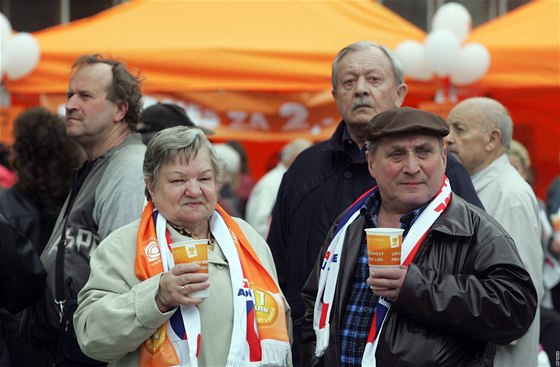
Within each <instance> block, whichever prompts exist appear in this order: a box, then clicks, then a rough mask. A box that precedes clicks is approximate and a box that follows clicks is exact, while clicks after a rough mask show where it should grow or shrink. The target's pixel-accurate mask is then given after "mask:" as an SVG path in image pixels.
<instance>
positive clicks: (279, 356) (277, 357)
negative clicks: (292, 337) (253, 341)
mask: <svg viewBox="0 0 560 367" xmlns="http://www.w3.org/2000/svg"><path fill="white" fill-rule="evenodd" d="M290 349H291V348H290V343H286V342H283V341H279V340H272V339H266V340H262V341H261V350H262V362H261V366H263V367H265V366H266V367H274V366H277V367H285V366H288V356H289V355H290Z"/></svg>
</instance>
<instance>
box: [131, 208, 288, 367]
mask: <svg viewBox="0 0 560 367" xmlns="http://www.w3.org/2000/svg"><path fill="white" fill-rule="evenodd" d="M154 222H155V225H154ZM154 229H155V231H154ZM210 230H211V231H212V234H213V235H214V237H215V238H216V240H217V242H218V244H219V245H220V248H221V249H222V251H223V252H224V255H225V257H226V259H227V261H228V264H229V265H230V274H231V281H232V290H233V300H234V302H233V304H234V325H233V335H232V341H231V345H230V350H229V354H228V361H227V366H231V367H237V366H249V365H257V366H285V365H286V364H287V356H288V354H289V349H290V344H289V338H288V331H287V322H286V318H285V307H284V303H283V299H282V297H281V295H280V291H279V289H278V287H277V286H276V283H275V281H274V279H273V278H272V277H271V276H270V274H269V273H268V272H267V271H266V269H265V268H264V267H263V266H262V264H261V263H260V262H259V260H258V258H257V256H256V255H255V253H254V250H253V249H252V247H251V246H250V244H249V242H248V241H247V239H246V238H245V236H244V234H243V232H242V231H241V229H240V228H239V226H238V225H237V222H235V221H234V220H233V218H231V217H230V216H229V215H228V214H227V213H225V211H223V209H222V208H220V207H217V211H216V212H215V213H214V214H213V216H212V218H211V219H210ZM154 232H155V233H154ZM168 236H169V234H168V231H167V230H166V221H165V218H163V216H161V215H158V212H157V210H156V209H154V207H153V204H152V203H151V202H149V203H148V205H147V206H146V208H145V209H144V212H143V214H142V220H141V223H140V229H139V233H138V247H137V257H136V264H135V271H136V275H137V276H138V278H139V279H141V280H144V279H147V278H149V277H151V276H154V275H157V274H159V273H161V272H162V271H167V270H168V269H170V268H171V267H173V266H174V263H173V257H172V255H171V251H170V249H169V247H168V238H169V237H168ZM154 244H155V246H154ZM257 295H258V296H257ZM255 300H256V301H257V303H256V302H255ZM260 303H262V304H265V305H267V306H268V308H267V309H266V310H268V311H269V312H270V311H271V310H273V311H274V312H275V315H274V316H275V317H274V318H271V317H267V315H268V314H267V313H266V312H264V311H262V310H261V311H260V312H259V311H258V309H257V308H256V307H255V304H260ZM259 314H260V317H259ZM168 326H171V327H170V328H168ZM171 330H172V331H173V333H169V334H168V333H167V332H168V331H171ZM174 334H176V335H177V336H178V338H176V337H175V335H174ZM191 335H193V336H196V337H191V338H190V337H189V336H191ZM202 337H204V336H202ZM175 339H179V340H175ZM200 339H201V335H200V316H199V313H198V308H197V307H196V306H185V305H182V306H181V307H180V311H177V312H176V313H175V314H174V315H173V317H172V318H171V319H170V322H169V323H166V324H165V325H162V327H160V328H159V329H158V331H157V332H156V333H154V335H152V337H150V338H149V339H147V340H146V342H145V343H144V344H143V346H142V348H141V351H140V366H150V367H156V366H158V367H160V366H175V365H180V366H197V365H198V351H199V348H200ZM171 341H172V342H173V343H171ZM176 348H179V349H180V352H179V353H178V351H177V349H176ZM178 355H182V356H185V355H186V356H188V358H184V359H187V360H182V361H179V358H178V357H177V356H178Z"/></svg>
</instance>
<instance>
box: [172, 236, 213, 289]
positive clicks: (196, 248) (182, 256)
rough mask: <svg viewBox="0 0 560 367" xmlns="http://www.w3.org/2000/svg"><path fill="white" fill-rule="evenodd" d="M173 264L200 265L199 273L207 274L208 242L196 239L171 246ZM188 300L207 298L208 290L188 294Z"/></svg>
mask: <svg viewBox="0 0 560 367" xmlns="http://www.w3.org/2000/svg"><path fill="white" fill-rule="evenodd" d="M171 251H172V253H173V260H174V261H175V264H188V263H194V264H198V265H200V270H199V271H198V272H199V273H206V274H208V240H207V239H200V240H199V239H196V240H194V239H193V240H187V241H181V242H175V243H172V244H171ZM188 296H189V297H190V298H208V296H209V290H208V288H206V289H202V290H199V291H194V292H189V294H188Z"/></svg>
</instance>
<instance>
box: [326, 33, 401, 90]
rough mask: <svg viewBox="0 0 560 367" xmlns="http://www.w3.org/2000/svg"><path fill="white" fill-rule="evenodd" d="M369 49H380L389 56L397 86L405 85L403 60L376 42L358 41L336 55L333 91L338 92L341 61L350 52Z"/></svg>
mask: <svg viewBox="0 0 560 367" xmlns="http://www.w3.org/2000/svg"><path fill="white" fill-rule="evenodd" d="M368 48H378V49H380V50H381V51H383V53H384V54H385V55H387V57H388V58H389V60H390V61H391V65H392V66H393V74H394V76H395V83H396V85H401V84H403V83H404V69H403V66H402V63H401V60H400V59H399V57H398V56H397V54H396V53H395V52H394V51H393V50H391V49H390V48H388V47H386V46H383V45H380V44H378V43H375V42H371V41H358V42H354V43H352V44H351V45H348V46H346V47H344V48H343V49H342V50H340V51H339V52H338V55H336V57H335V59H334V61H333V63H332V72H331V82H332V87H333V90H336V83H337V76H338V64H339V63H340V60H342V59H343V58H344V57H345V56H346V55H347V54H349V53H350V52H354V51H361V50H365V49H368Z"/></svg>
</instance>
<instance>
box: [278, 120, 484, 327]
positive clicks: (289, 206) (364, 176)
mask: <svg viewBox="0 0 560 367" xmlns="http://www.w3.org/2000/svg"><path fill="white" fill-rule="evenodd" d="M345 129H346V126H345V123H344V122H341V123H340V124H339V125H338V127H337V129H336V131H335V132H334V134H333V135H332V136H331V138H330V139H329V140H327V141H325V142H322V143H319V144H317V145H314V146H312V147H310V148H308V149H306V150H305V151H303V152H302V153H301V154H299V155H298V157H297V158H296V160H295V161H294V163H293V164H292V165H291V167H290V168H289V169H288V171H287V172H286V173H285V174H284V177H283V179H282V183H281V185H280V189H279V191H278V197H277V200H276V205H275V207H274V210H273V212H272V222H271V225H270V232H269V235H268V238H267V242H268V244H269V246H270V249H271V251H272V254H273V256H274V261H275V263H276V269H277V271H278V279H279V282H280V287H281V288H282V291H283V292H284V295H285V296H286V298H287V300H288V303H289V304H290V306H291V307H292V317H293V321H294V326H295V327H296V328H297V327H298V326H299V325H300V324H301V321H302V318H303V314H304V311H305V307H304V304H303V300H302V298H301V289H302V288H303V284H304V283H305V281H306V280H307V277H308V275H309V273H310V272H311V270H312V269H313V266H314V265H315V260H316V259H317V255H318V254H319V250H320V249H321V246H322V245H323V244H324V242H325V238H326V235H327V232H328V230H329V228H330V227H331V225H332V224H333V222H334V220H335V219H336V218H337V217H338V215H339V214H340V213H342V212H343V211H344V210H345V209H346V208H347V207H348V206H349V205H350V204H352V203H353V202H354V201H355V200H356V199H357V198H358V197H359V196H360V195H361V194H363V193H364V192H365V191H367V190H368V189H370V188H372V187H373V186H374V185H375V184H376V183H375V180H374V179H373V178H372V177H371V175H370V173H369V171H368V168H367V161H366V158H365V154H364V153H363V152H358V147H357V145H356V143H354V142H352V141H351V140H349V139H344V138H343V136H344V135H347V133H346V134H345V132H344V130H345ZM352 150H353V151H354V153H355V154H356V155H358V156H359V158H357V159H356V160H354V159H353V158H352V155H351V152H352ZM445 173H446V175H447V177H448V178H449V181H450V184H451V189H452V190H453V192H454V193H456V194H458V195H460V196H461V197H463V198H464V199H465V200H467V201H468V202H470V203H473V204H475V205H478V206H479V207H482V204H481V203H480V200H479V199H478V196H477V195H476V191H475V189H474V187H473V185H472V181H471V179H470V177H469V175H468V174H467V172H466V171H465V169H464V168H463V167H462V166H461V164H459V163H458V162H457V161H456V160H455V159H454V158H453V157H452V156H451V155H448V158H447V168H446V171H445ZM296 337H297V336H296Z"/></svg>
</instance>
